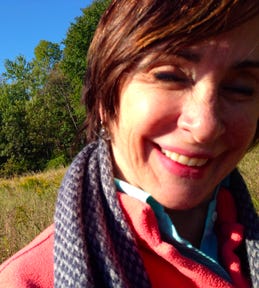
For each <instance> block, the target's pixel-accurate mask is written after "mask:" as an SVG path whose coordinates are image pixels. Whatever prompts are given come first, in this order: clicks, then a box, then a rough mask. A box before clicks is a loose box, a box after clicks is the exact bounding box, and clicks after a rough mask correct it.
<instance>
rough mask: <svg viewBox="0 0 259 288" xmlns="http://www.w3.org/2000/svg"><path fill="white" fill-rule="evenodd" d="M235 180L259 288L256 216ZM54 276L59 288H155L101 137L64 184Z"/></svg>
mask: <svg viewBox="0 0 259 288" xmlns="http://www.w3.org/2000/svg"><path fill="white" fill-rule="evenodd" d="M231 179H232V181H231V182H233V183H234V184H233V183H232V184H233V185H234V186H235V189H236V191H237V195H236V200H237V203H239V204H240V207H239V209H240V211H241V214H240V219H241V220H242V221H241V222H243V224H244V225H245V226H246V227H247V231H246V246H247V247H246V249H243V250H242V253H241V254H242V255H241V257H242V258H243V259H249V266H250V269H249V270H250V273H251V278H252V280H253V285H254V287H259V276H258V275H259V273H258V267H259V265H258V264H259V263H258V259H259V250H258V245H259V240H258V239H259V223H258V217H257V214H256V213H255V212H254V209H253V207H252V203H251V200H250V198H249V196H248V193H247V192H246V187H245V186H244V183H243V181H242V179H241V178H240V176H239V174H238V173H234V174H233V175H232V178H231ZM232 184H231V185H232ZM244 191H245V193H244ZM256 245H257V246H256ZM244 263H245V262H244ZM54 274H55V275H54V284H55V287H56V288H61V287H62V288H76V287H78V288H83V287H87V288H93V287H95V288H99V287H100V288H105V287H114V288H115V287H116V288H127V287H132V288H145V287H151V284H150V282H149V279H148V276H147V274H146V271H145V268H144V265H143V262H142V260H141V258H140V256H139V253H138V251H137V247H136V243H135V240H134V236H133V233H132V231H131V230H130V228H129V226H128V224H127V222H126V220H125V217H124V215H123V212H122V210H121V208H120V205H119V202H118V200H117V197H116V188H115V185H114V180H113V172H112V164H111V159H110V153H109V147H108V145H107V144H106V142H105V141H104V140H103V139H99V141H97V142H94V143H91V144H89V145H88V146H86V147H85V148H84V149H83V150H82V151H81V152H80V153H79V155H78V156H77V157H76V158H75V160H74V161H73V163H72V165H71V166H70V168H69V170H68V172H67V174H66V176H65V178H64V180H63V183H62V185H61V188H60V192H59V196H58V200H57V206H56V213H55V244H54Z"/></svg>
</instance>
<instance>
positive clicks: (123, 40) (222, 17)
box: [83, 0, 259, 143]
mask: <svg viewBox="0 0 259 288" xmlns="http://www.w3.org/2000/svg"><path fill="white" fill-rule="evenodd" d="M258 13H259V5H258V0H249V1H243V0H162V1H161V0H114V1H112V2H111V5H110V6H109V8H108V9H107V11H106V12H105V13H104V15H103V16H102V18H101V20H100V22H99V25H98V27H97V30H96V32H95V35H94V38H93V41H92V43H91V45H90V48H89V51H88V63H87V71H86V75H85V81H84V88H83V102H84V103H85V106H86V111H87V118H86V131H87V139H88V141H92V140H95V139H96V138H97V134H98V131H99V129H100V122H101V121H100V115H99V107H102V109H103V111H104V113H105V116H106V121H107V122H109V121H111V120H114V119H116V115H117V111H118V107H119V88H120V85H121V82H122V81H123V79H124V77H125V75H126V74H127V73H129V72H130V71H132V70H133V69H134V67H136V65H138V63H139V62H140V61H141V60H142V59H143V58H144V57H145V56H147V55H148V54H149V53H150V52H151V51H152V52H153V51H158V50H159V51H161V53H164V52H171V53H173V52H176V51H177V50H178V49H180V48H181V47H183V46H188V45H190V44H193V43H195V42H199V41H201V40H203V39H205V38H209V37H212V36H216V35H219V34H221V33H223V32H226V31H228V30H231V29H233V28H234V27H237V26H238V25H240V24H242V23H243V22H245V21H247V20H248V19H251V18H252V17H255V15H257V14H258ZM258 137H259V131H258V125H257V132H256V135H255V139H254V143H255V142H257V141H258Z"/></svg>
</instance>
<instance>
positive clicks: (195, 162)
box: [162, 149, 208, 167]
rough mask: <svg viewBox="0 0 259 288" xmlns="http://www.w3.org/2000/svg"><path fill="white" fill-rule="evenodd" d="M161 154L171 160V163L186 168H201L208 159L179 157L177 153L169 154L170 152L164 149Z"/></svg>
mask: <svg viewBox="0 0 259 288" xmlns="http://www.w3.org/2000/svg"><path fill="white" fill-rule="evenodd" d="M162 153H163V154H164V155H165V156H166V157H168V158H170V159H171V160H173V161H175V162H177V163H180V164H183V165H186V166H191V167H194V166H198V167H201V166H203V165H204V164H206V163H207V161H208V159H202V158H192V157H188V156H185V155H181V154H178V153H175V152H170V151H168V150H164V149H162Z"/></svg>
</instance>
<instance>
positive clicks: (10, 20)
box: [0, 0, 92, 74]
mask: <svg viewBox="0 0 259 288" xmlns="http://www.w3.org/2000/svg"><path fill="white" fill-rule="evenodd" d="M91 3H92V0H3V1H1V2H0V43H1V44H0V74H1V73H3V72H4V60H5V59H10V60H14V59H15V57H17V56H18V55H24V56H25V57H26V59H27V60H28V61H30V60H31V58H32V57H33V56H34V54H33V53H34V48H35V47H36V46H37V45H38V43H39V41H40V40H47V41H51V42H55V43H60V42H61V41H62V40H63V39H64V38H65V36H66V32H67V29H68V28H69V26H70V23H72V22H74V19H75V17H77V16H80V15H81V14H82V12H81V10H80V9H81V8H85V7H87V6H89V5H90V4H91Z"/></svg>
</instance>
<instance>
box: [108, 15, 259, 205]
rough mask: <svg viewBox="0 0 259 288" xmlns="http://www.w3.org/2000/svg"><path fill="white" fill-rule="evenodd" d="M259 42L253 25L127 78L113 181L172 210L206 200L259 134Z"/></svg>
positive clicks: (258, 24)
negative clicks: (139, 190) (142, 192)
mask: <svg viewBox="0 0 259 288" xmlns="http://www.w3.org/2000/svg"><path fill="white" fill-rule="evenodd" d="M258 35H259V21H258V19H255V20H253V21H250V22H249V23H247V24H245V25H243V26H240V27H239V28H238V29H236V30H233V31H231V32H229V33H227V34H224V35H222V36H220V37H217V38H214V39H211V40H208V41H205V42H202V43H200V44H197V45H194V46H191V47H188V48H186V49H183V50H182V51H181V52H180V53H178V54H177V55H167V56H166V57H163V59H162V60H159V57H157V58H155V59H153V61H152V63H151V65H149V68H145V69H142V70H140V71H139V70H138V71H137V72H136V73H135V74H133V75H129V76H128V78H127V79H126V81H125V82H124V84H123V87H122V89H121V94H120V108H119V116H118V120H117V121H116V122H114V123H112V125H111V133H112V135H113V137H112V142H111V145H112V152H113V157H114V165H115V175H116V176H117V177H119V178H121V179H124V180H126V181H128V182H129V183H131V184H132V185H135V186H137V187H139V188H142V189H143V190H145V191H147V192H149V193H151V195H152V196H153V197H154V198H155V199H156V200H158V201H159V202H160V203H161V204H162V205H164V206H165V207H167V208H171V209H188V208H192V207H195V206H196V205H198V204H200V203H202V202H204V201H207V200H208V198H209V197H210V196H211V194H212V192H213V190H214V188H215V187H216V185H217V184H218V183H219V182H220V181H221V180H222V179H223V178H224V177H225V176H226V175H227V174H228V173H229V172H230V171H231V170H232V169H233V168H234V167H235V166H236V165H237V163H238V161H239V160H240V159H241V158H242V157H243V155H244V153H245V152H246V150H247V148H248V146H249V144H250V143H251V141H252V140H253V137H254V135H255V131H256V127H257V122H258V119H259V43H258V40H259V39H258ZM161 52H162V51H161ZM148 58H149V57H147V58H146V59H144V60H143V63H144V62H146V61H148Z"/></svg>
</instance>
